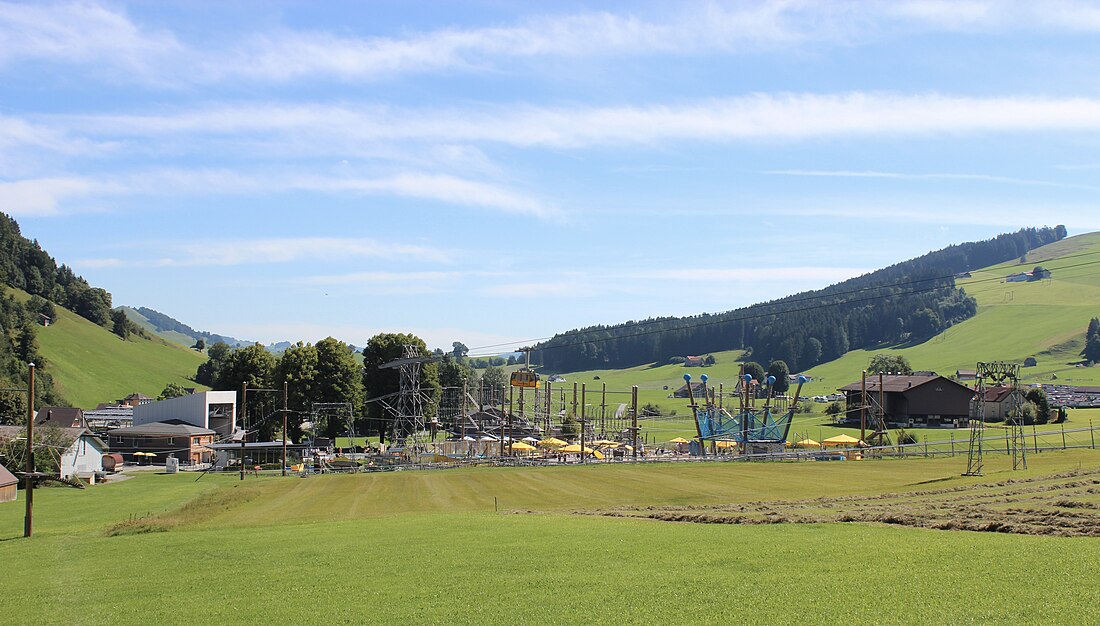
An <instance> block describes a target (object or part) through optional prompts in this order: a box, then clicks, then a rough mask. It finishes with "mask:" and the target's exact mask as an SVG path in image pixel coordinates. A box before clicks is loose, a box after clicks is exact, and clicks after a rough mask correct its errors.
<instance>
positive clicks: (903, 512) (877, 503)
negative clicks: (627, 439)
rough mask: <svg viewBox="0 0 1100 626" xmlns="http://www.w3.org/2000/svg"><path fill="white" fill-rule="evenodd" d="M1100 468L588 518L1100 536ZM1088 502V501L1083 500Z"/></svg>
mask: <svg viewBox="0 0 1100 626" xmlns="http://www.w3.org/2000/svg"><path fill="white" fill-rule="evenodd" d="M1096 485H1100V469H1089V470H1078V471H1073V472H1064V473H1060V474H1050V475H1047V476H1036V477H1030V478H1012V479H1007V480H1001V481H997V482H990V483H982V484H971V485H957V486H953V487H944V488H941V489H930V490H921V491H911V492H903V493H888V494H881V495H871V496H839V497H834V498H813V499H806V500H776V501H760V502H741V503H730V504H717V505H686V506H646V507H625V508H617V509H615V510H596V511H584V512H582V513H583V514H588V515H605V516H611V517H637V518H644V519H652V520H658V521H665V522H681V523H693V524H816V523H829V522H838V523H873V524H889V525H893V526H908V527H913V528H930V529H935V530H965V531H972V532H997V533H1014V534H1023V535H1052V536H1059V537H1081V536H1093V537H1095V536H1100V514H1098V513H1095V512H1094V511H1096V510H1098V509H1100V504H1097V503H1095V502H1090V501H1088V498H1087V495H1091V494H1095V493H1097V491H1098V489H1097V487H1096ZM1082 497H1085V499H1081V498H1082Z"/></svg>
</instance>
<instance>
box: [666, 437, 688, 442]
mask: <svg viewBox="0 0 1100 626" xmlns="http://www.w3.org/2000/svg"><path fill="white" fill-rule="evenodd" d="M668 442H669V443H687V442H688V440H687V439H684V438H683V437H677V438H675V439H669V440H668Z"/></svg>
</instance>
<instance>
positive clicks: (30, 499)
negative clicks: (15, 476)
mask: <svg viewBox="0 0 1100 626" xmlns="http://www.w3.org/2000/svg"><path fill="white" fill-rule="evenodd" d="M34 471H35V466H34V363H30V364H28V365H27V476H26V481H27V482H26V486H25V490H26V492H27V494H26V495H27V512H26V515H25V516H24V518H23V536H24V537H30V536H31V533H32V532H33V530H34V477H33V476H32V474H34Z"/></svg>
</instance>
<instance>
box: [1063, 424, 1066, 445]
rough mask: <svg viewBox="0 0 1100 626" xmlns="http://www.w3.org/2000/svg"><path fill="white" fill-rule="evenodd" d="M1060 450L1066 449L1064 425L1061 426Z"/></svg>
mask: <svg viewBox="0 0 1100 626" xmlns="http://www.w3.org/2000/svg"><path fill="white" fill-rule="evenodd" d="M1062 449H1063V450H1065V449H1066V425H1065V424H1062Z"/></svg>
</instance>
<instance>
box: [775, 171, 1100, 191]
mask: <svg viewBox="0 0 1100 626" xmlns="http://www.w3.org/2000/svg"><path fill="white" fill-rule="evenodd" d="M763 173H765V174H776V175H780V176H808V177H811V178H886V179H895V180H928V181H943V180H963V181H975V182H983V183H1003V184H1006V185H1029V186H1036V187H1058V188H1063V189H1090V190H1100V187H1096V186H1093V185H1080V184H1075V183H1062V182H1057V181H1050V180H1036V179H1033V178H1017V177H1014V176H994V175H992V174H960V173H952V172H932V173H926V174H909V173H905V172H881V171H874V170H862V171H853V170H798V169H794V170H766V171H764V172H763Z"/></svg>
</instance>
